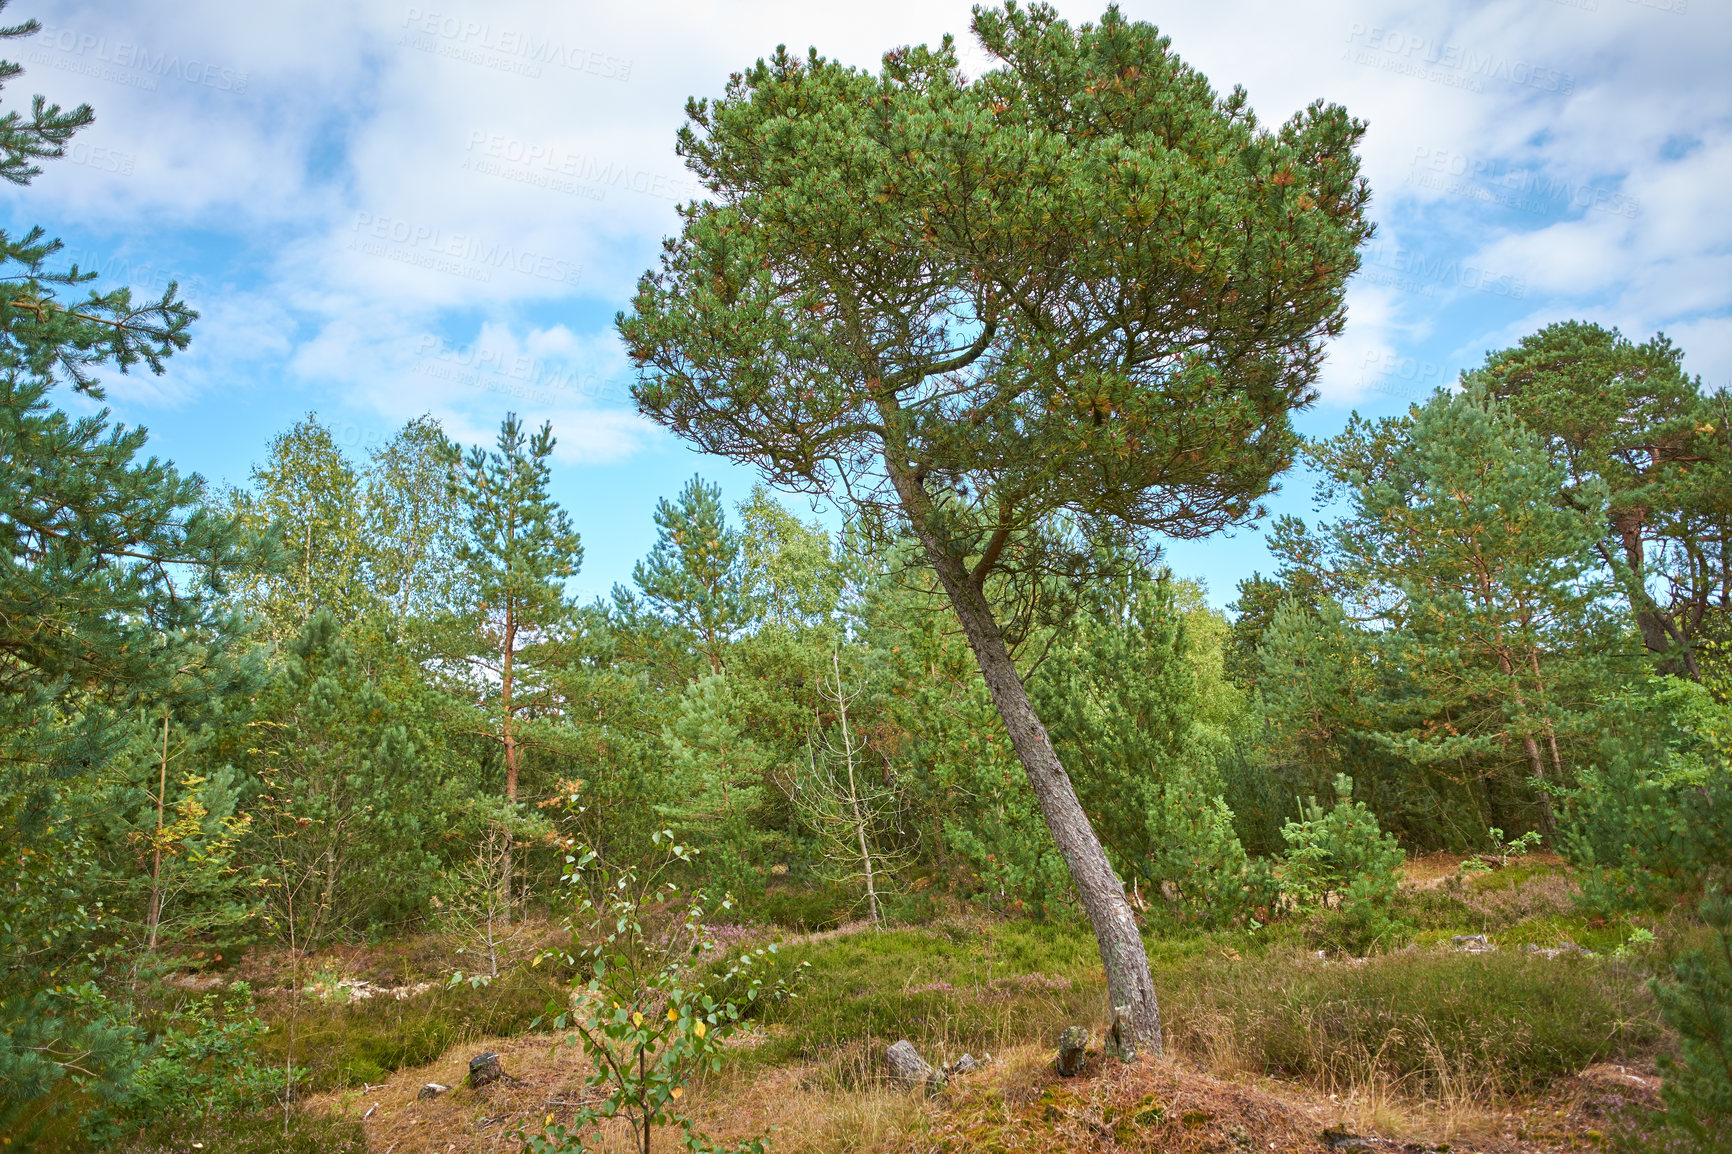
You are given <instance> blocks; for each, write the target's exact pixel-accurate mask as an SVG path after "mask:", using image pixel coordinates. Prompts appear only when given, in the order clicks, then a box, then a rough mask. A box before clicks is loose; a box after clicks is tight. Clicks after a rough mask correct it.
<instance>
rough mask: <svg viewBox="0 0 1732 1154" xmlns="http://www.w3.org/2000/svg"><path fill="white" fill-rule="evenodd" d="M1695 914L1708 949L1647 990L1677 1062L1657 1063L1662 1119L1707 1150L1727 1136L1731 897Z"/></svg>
mask: <svg viewBox="0 0 1732 1154" xmlns="http://www.w3.org/2000/svg"><path fill="white" fill-rule="evenodd" d="M1701 910H1702V918H1703V920H1704V921H1706V922H1707V923H1708V925H1709V926H1710V927H1711V928H1712V929H1713V931H1714V941H1713V944H1712V946H1711V947H1710V948H1709V949H1707V950H1697V951H1692V952H1691V953H1689V954H1686V955H1685V956H1683V957H1682V958H1679V959H1678V960H1677V962H1675V963H1674V964H1673V967H1672V973H1673V976H1674V978H1675V979H1676V980H1675V982H1673V983H1662V982H1659V981H1654V982H1652V983H1651V985H1652V987H1653V991H1654V996H1655V998H1657V999H1658V1000H1659V1003H1660V1012H1661V1014H1662V1015H1663V1016H1664V1017H1665V1020H1666V1024H1667V1025H1668V1026H1671V1027H1672V1029H1674V1030H1676V1031H1677V1032H1678V1048H1679V1051H1680V1054H1679V1057H1678V1058H1676V1059H1674V1058H1672V1057H1671V1056H1670V1055H1666V1056H1664V1057H1662V1058H1661V1060H1660V1061H1661V1068H1662V1069H1663V1070H1664V1071H1665V1075H1666V1078H1665V1083H1664V1087H1663V1090H1662V1092H1663V1093H1664V1094H1665V1098H1666V1105H1667V1108H1668V1109H1667V1117H1668V1120H1669V1121H1671V1122H1672V1123H1673V1124H1674V1125H1675V1126H1677V1127H1678V1128H1679V1129H1681V1130H1683V1131H1685V1132H1686V1133H1689V1134H1690V1135H1692V1136H1693V1137H1695V1138H1696V1140H1697V1141H1698V1142H1699V1143H1700V1144H1701V1146H1702V1147H1703V1149H1711V1148H1714V1145H1713V1144H1714V1143H1715V1141H1716V1135H1718V1136H1721V1137H1724V1136H1725V1135H1728V1134H1732V896H1729V895H1728V894H1727V893H1726V892H1725V891H1724V890H1717V891H1715V892H1713V893H1711V894H1709V895H1708V897H1707V898H1705V899H1704V900H1703V902H1702V907H1701Z"/></svg>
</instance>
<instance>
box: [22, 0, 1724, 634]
mask: <svg viewBox="0 0 1732 1154" xmlns="http://www.w3.org/2000/svg"><path fill="white" fill-rule="evenodd" d="M1058 7H1059V10H1060V11H1061V13H1062V14H1063V15H1065V16H1066V17H1067V18H1069V19H1071V20H1073V21H1082V20H1087V19H1090V18H1092V17H1094V16H1097V15H1098V14H1099V10H1098V9H1097V8H1095V7H1094V6H1092V5H1088V6H1085V5H1078V4H1073V3H1063V4H1060V5H1059V6H1058ZM1122 7H1123V9H1124V11H1125V12H1126V13H1127V14H1128V15H1130V16H1133V17H1135V18H1137V19H1143V20H1148V21H1151V22H1153V23H1155V24H1157V25H1158V26H1160V28H1161V29H1162V30H1163V31H1164V32H1166V33H1167V34H1168V35H1170V36H1171V37H1172V40H1173V44H1174V47H1175V49H1176V50H1177V51H1178V52H1179V53H1180V55H1181V56H1183V57H1184V58H1185V59H1186V60H1188V61H1189V62H1190V63H1192V64H1193V65H1195V66H1197V67H1198V68H1200V69H1201V70H1202V71H1203V72H1204V73H1205V74H1206V75H1207V76H1208V77H1209V78H1210V79H1211V80H1212V81H1213V82H1214V84H1215V85H1216V87H1217V88H1220V89H1226V88H1229V87H1231V86H1232V85H1234V84H1242V85H1244V86H1245V88H1246V89H1247V90H1248V91H1249V93H1250V96H1251V101H1252V104H1253V106H1254V107H1255V108H1256V109H1257V110H1258V112H1259V114H1260V115H1261V116H1262V118H1263V119H1264V120H1266V121H1279V120H1282V119H1285V118H1286V117H1287V116H1288V115H1290V114H1291V113H1292V112H1293V111H1295V110H1296V109H1298V108H1300V107H1302V106H1304V105H1305V104H1307V103H1309V102H1310V101H1312V100H1315V99H1318V98H1323V99H1326V100H1329V101H1333V102H1338V103H1341V104H1344V105H1345V106H1346V107H1347V108H1348V109H1349V111H1351V112H1352V113H1353V114H1355V115H1357V116H1359V117H1361V118H1362V119H1365V120H1367V121H1369V123H1370V125H1371V128H1370V132H1369V134H1368V137H1367V140H1366V144H1365V149H1364V154H1365V161H1366V172H1367V175H1368V176H1369V178H1370V180H1371V184H1372V189H1373V194H1374V201H1373V215H1374V217H1375V218H1376V220H1377V221H1378V225H1379V236H1378V238H1377V239H1376V241H1375V242H1374V243H1373V246H1372V248H1371V249H1370V250H1369V251H1368V253H1367V259H1366V264H1365V268H1364V270H1363V271H1362V272H1361V273H1360V275H1359V276H1358V278H1357V279H1356V280H1355V282H1354V284H1353V286H1352V289H1351V291H1350V293H1349V298H1348V299H1349V320H1348V326H1347V331H1346V334H1345V335H1344V336H1343V337H1342V338H1341V339H1340V340H1339V341H1337V342H1336V343H1335V345H1334V347H1333V348H1332V350H1331V355H1330V360H1329V364H1328V367H1327V369H1326V370H1325V373H1324V376H1323V379H1322V381H1321V382H1320V384H1321V389H1322V394H1323V395H1322V399H1321V400H1320V401H1319V403H1318V404H1317V405H1316V406H1315V407H1314V408H1312V409H1311V410H1310V411H1308V412H1306V413H1304V414H1302V415H1301V417H1300V424H1301V427H1302V428H1303V429H1304V430H1305V431H1306V432H1308V433H1312V434H1317V435H1322V434H1327V433H1330V432H1333V431H1335V430H1337V429H1339V428H1340V427H1341V425H1342V424H1343V422H1344V421H1345V420H1346V417H1347V414H1348V413H1349V412H1350V411H1352V410H1353V409H1355V408H1357V409H1358V410H1360V411H1361V412H1365V413H1369V414H1383V413H1390V412H1395V411H1398V410H1400V409H1401V408H1403V407H1405V406H1406V405H1407V404H1408V403H1409V402H1410V401H1411V400H1412V399H1414V398H1415V397H1417V396H1421V395H1423V394H1424V393H1426V392H1429V390H1430V389H1431V388H1432V387H1433V386H1435V385H1437V384H1443V383H1447V382H1449V381H1452V380H1454V379H1455V377H1456V375H1457V373H1458V372H1459V371H1460V370H1461V369H1462V368H1464V367H1470V366H1472V365H1474V364H1476V363H1478V362H1479V361H1480V359H1481V358H1482V357H1483V356H1484V354H1485V352H1486V351H1487V350H1489V349H1494V348H1500V347H1503V346H1505V345H1508V344H1511V343H1513V342H1514V341H1515V340H1516V339H1518V338H1519V337H1521V336H1522V335H1523V334H1525V333H1528V332H1531V331H1533V330H1534V329H1536V328H1538V327H1540V326H1541V325H1544V324H1546V323H1549V322H1551V321H1554V320H1559V319H1565V318H1571V317H1579V318H1585V319H1590V320H1595V321H1598V322H1600V323H1602V324H1606V325H1617V326H1619V327H1620V328H1622V329H1623V330H1624V331H1625V332H1626V333H1627V334H1630V335H1632V336H1636V337H1639V338H1645V337H1646V336H1648V335H1650V334H1652V333H1653V332H1655V331H1658V330H1664V331H1665V332H1666V333H1667V334H1668V335H1670V336H1671V337H1672V338H1673V340H1674V341H1675V342H1676V343H1677V344H1679V345H1680V346H1681V347H1682V348H1683V349H1684V350H1685V353H1686V365H1687V367H1688V368H1689V369H1690V371H1692V372H1695V373H1698V374H1700V375H1701V376H1702V378H1703V380H1704V382H1705V383H1706V384H1707V385H1709V386H1710V387H1716V388H1719V387H1725V386H1726V385H1727V384H1728V383H1729V382H1732V212H1728V211H1727V203H1728V199H1729V198H1728V192H1727V189H1728V188H1729V187H1732V84H1729V83H1728V82H1727V79H1726V76H1727V66H1728V61H1732V5H1727V4H1724V3H1708V2H1706V0H1499V2H1494V3H1453V4H1439V3H1388V2H1375V0H1363V2H1358V0H1349V2H1343V3H1308V2H1304V0H1284V2H1277V0H1257V2H1250V0H1221V2H1215V3H1209V4H1199V3H1195V2H1189V3H1174V2H1150V0H1130V2H1127V3H1125V4H1123V5H1122ZM6 15H7V17H8V18H9V19H10V20H16V19H22V18H24V17H27V16H34V17H36V18H37V19H39V20H40V21H41V22H42V23H43V25H44V26H45V27H44V30H43V32H42V33H41V34H39V35H38V36H36V37H35V38H33V39H31V40H27V41H22V42H18V41H14V42H12V43H11V44H10V45H8V46H7V51H6V55H8V56H9V57H10V58H12V59H15V60H19V61H20V62H22V63H23V65H24V66H25V70H26V71H25V74H24V76H23V77H21V78H20V79H18V80H15V81H14V82H13V83H12V84H11V85H10V86H9V88H8V90H7V92H6V93H5V102H6V107H8V108H14V107H19V106H20V105H21V104H22V103H23V102H24V101H25V100H26V99H27V98H28V96H29V95H30V94H32V93H37V92H41V93H44V94H45V95H47V96H48V97H49V98H50V99H52V100H55V101H59V102H61V103H62V104H68V105H70V104H76V103H78V102H80V101H87V102H89V103H90V104H92V105H94V106H95V108H96V111H97V123H96V124H95V125H94V126H93V127H92V128H90V129H88V130H87V131H86V132H84V133H83V134H82V135H80V136H79V137H78V138H77V140H76V142H75V144H74V145H73V146H72V148H71V150H70V154H69V156H68V157H67V158H65V159H63V160H61V161H58V162H51V163H50V164H49V165H48V166H47V171H45V173H44V174H43V176H41V177H40V178H38V179H37V181H36V182H35V183H34V184H32V185H31V186H29V187H27V188H23V189H9V190H6V191H4V192H3V193H0V197H3V200H0V221H3V223H4V227H7V228H11V229H21V228H24V227H27V226H29V225H30V224H41V225H43V226H44V227H45V228H46V229H48V231H49V232H50V233H51V234H53V235H58V236H60V237H61V238H63V239H64V240H65V241H66V243H67V247H68V250H69V253H70V255H71V256H72V257H73V258H74V259H77V260H78V261H79V263H80V264H81V265H84V266H86V267H90V268H95V269H97V270H99V271H101V272H102V273H103V274H104V280H105V281H107V282H109V283H116V284H118V283H128V284H132V285H134V286H135V287H137V288H139V289H141V290H150V289H154V290H156V291H158V292H160V291H161V288H162V287H163V285H165V284H166V283H167V282H168V281H169V280H170V279H178V280H179V281H180V283H181V284H182V286H183V288H184V289H185V295H186V296H187V298H188V299H189V300H190V301H191V302H192V304H193V305H194V307H196V308H197V309H199V310H200V312H201V313H202V319H201V320H200V321H199V322H198V325H197V327H196V329H195V336H194V342H193V346H192V348H191V349H190V350H189V351H188V352H187V353H186V354H184V355H182V356H178V357H176V358H175V359H174V361H173V362H172V366H171V368H170V369H169V371H168V373H167V374H166V375H164V376H162V377H160V378H151V377H149V376H137V375H134V376H129V377H125V378H114V379H112V380H111V381H110V382H109V405H110V407H111V408H112V409H113V411H114V413H115V415H116V417H117V418H118V419H120V420H122V421H124V422H126V423H128V424H141V425H144V426H147V427H148V428H149V429H150V430H151V433H152V447H153V449H154V450H155V451H156V452H157V453H159V454H161V455H163V456H166V457H170V458H172V459H173V460H175V461H176V462H178V463H179V464H180V465H182V467H184V468H187V469H190V470H196V471H198V472H200V473H203V474H204V475H205V476H206V477H209V478H211V479H212V480H213V481H217V482H224V483H236V482H241V481H244V480H245V478H246V476H247V472H248V470H249V468H250V467H251V465H252V464H253V463H254V462H256V461H258V460H259V459H260V458H261V457H262V455H263V453H264V451H265V447H266V445H267V443H268V442H269V441H270V439H271V438H272V437H273V436H274V435H276V434H277V433H278V432H280V431H282V430H283V429H284V428H286V427H287V426H288V425H290V424H291V423H292V422H294V421H295V420H296V419H298V418H299V417H300V416H301V415H303V414H304V413H306V412H308V411H316V412H317V413H318V414H319V416H320V418H321V419H322V420H324V421H325V422H326V423H327V424H329V425H331V426H332V427H333V428H334V429H335V430H336V432H337V435H338V437H339V439H340V440H342V441H343V442H344V443H345V444H347V445H349V446H351V447H352V449H353V451H354V452H355V453H356V455H357V456H359V455H362V454H364V453H365V451H366V449H367V447H368V446H370V445H372V444H375V443H377V442H378V441H379V440H381V439H382V438H384V437H388V436H389V435H390V433H391V432H392V431H393V430H394V429H395V428H397V427H398V426H400V425H401V424H402V423H403V422H404V421H405V420H407V419H409V418H411V417H413V416H416V415H418V414H420V413H423V412H432V413H434V414H435V415H437V416H438V417H439V418H440V419H441V420H442V421H443V422H444V423H445V425H446V428H447V429H448V430H449V431H450V432H451V433H452V434H453V435H455V436H457V437H459V438H460V439H463V440H465V441H468V442H475V441H477V440H488V441H490V440H491V437H492V434H493V431H494V430H495V429H496V428H497V426H498V422H499V419H500V417H501V416H502V415H503V414H504V413H505V412H506V411H507V410H515V411H517V412H519V413H521V414H522V415H524V416H525V417H526V418H528V419H529V420H531V421H534V422H540V421H542V420H550V421H552V422H553V425H554V430H555V432H556V434H557V435H558V437H559V439H560V448H559V452H558V456H557V460H556V468H555V488H556V492H557V494H558V496H559V497H560V498H561V500H562V501H563V502H564V503H565V504H566V506H567V507H568V508H569V509H570V510H571V512H572V515H573V518H574V520H575V522H576V524H577V526H578V528H579V529H580V531H581V532H582V533H583V536H584V541H585V549H586V559H585V564H584V569H583V572H582V574H581V575H580V577H579V579H578V580H577V582H576V587H577V589H578V590H579V591H580V592H582V593H584V594H589V593H599V592H604V591H605V590H606V589H607V588H608V587H609V586H611V585H612V584H613V583H614V582H615V581H623V580H628V579H629V574H630V570H631V566H632V563H633V562H634V561H635V560H636V559H637V558H639V557H641V556H642V555H643V553H644V552H645V551H646V550H647V549H648V547H649V545H650V543H651V542H652V541H653V538H654V528H653V525H652V524H651V521H650V513H651V510H652V509H653V507H654V505H655V501H656V499H657V498H658V497H659V496H662V495H668V494H672V493H673V492H675V491H676V490H677V489H678V488H679V486H680V485H681V484H682V483H683V481H684V480H685V479H686V478H687V477H689V476H690V475H691V474H692V473H693V471H700V472H702V473H703V474H704V475H705V476H706V477H708V478H711V479H714V480H717V481H720V482H721V483H722V485H723V487H724V490H725V492H726V494H727V496H728V497H729V498H730V499H732V500H739V499H742V498H743V497H744V496H745V495H746V493H747V492H748V490H749V489H750V486H751V483H752V476H751V474H750V473H749V471H746V470H743V469H739V468H734V467H731V466H728V465H726V464H725V463H723V462H721V461H718V460H714V459H707V458H700V457H698V456H697V455H695V454H693V453H692V452H691V451H690V450H688V449H687V448H686V447H685V446H683V445H682V444H680V443H678V442H677V441H675V440H673V439H671V438H670V437H668V436H667V435H665V434H663V433H661V432H660V431H658V430H656V429H654V428H653V427H651V426H649V425H648V424H647V423H646V422H644V421H643V420H642V419H641V418H639V417H638V416H637V415H636V414H635V413H634V412H633V410H632V407H631V404H630V401H629V398H628V397H627V396H626V394H625V389H626V387H627V385H628V384H629V375H628V371H627V366H626V363H625V360H624V357H623V356H622V354H621V351H620V349H619V347H618V344H617V341H616V339H615V338H614V336H613V332H612V318H613V315H614V313H615V312H616V311H617V310H619V309H620V308H621V307H623V306H624V304H625V302H626V301H627V299H628V297H629V294H630V292H631V288H632V285H633V283H634V281H635V279H636V277H637V276H638V275H639V273H641V272H642V271H643V270H644V269H645V268H646V267H648V266H649V264H650V263H651V262H652V261H653V260H654V258H655V254H656V252H657V249H658V246H659V243H660V241H661V238H662V237H663V236H664V235H665V234H667V233H668V232H670V231H673V229H674V227H675V223H676V222H675V215H674V205H675V203H676V202H677V201H679V200H681V199H684V198H686V197H688V196H690V195H691V194H692V191H693V187H694V186H693V184H692V182H691V180H690V178H689V175H688V174H686V173H685V172H684V170H683V168H682V167H681V165H680V163H679V161H678V160H677V158H676V157H675V156H674V154H673V140H674V132H675V130H676V129H677V128H678V126H679V124H680V122H681V120H682V117H683V108H684V104H685V100H686V98H687V97H688V96H692V95H700V96H702V95H715V94H717V93H719V92H720V91H721V89H722V87H723V85H724V84H725V82H726V79H727V76H728V74H729V73H730V72H732V71H735V70H737V69H739V68H742V67H744V66H745V65H747V64H749V63H750V62H751V61H752V60H754V59H756V58H757V57H759V56H761V55H764V54H766V53H768V52H769V51H771V50H773V49H774V47H775V46H776V45H777V44H779V43H786V44H788V45H790V46H791V47H794V48H796V49H804V48H805V47H806V46H807V45H815V46H817V47H818V49H819V50H820V51H821V52H823V53H825V54H826V55H829V56H832V57H836V58H840V59H842V60H845V61H848V62H850V63H854V64H858V65H862V66H868V67H870V66H874V65H875V64H876V61H877V60H878V57H879V56H880V55H881V53H882V52H883V51H884V50H885V49H887V48H890V47H893V46H895V45H898V44H904V43H909V42H917V41H935V40H936V39H937V38H938V37H939V36H941V35H942V34H943V33H945V32H947V31H948V32H954V33H956V34H957V35H958V38H959V40H961V41H962V42H963V58H964V61H965V66H967V67H968V68H969V69H970V70H971V71H974V72H978V71H980V70H981V69H982V68H983V67H985V66H986V62H985V60H984V57H983V55H982V54H981V52H980V51H979V49H978V47H977V46H975V45H974V44H973V43H972V41H971V40H970V39H969V37H968V35H967V25H968V6H967V5H966V4H960V3H948V2H947V3H934V2H927V3H907V2H880V3H876V4H872V5H847V6H842V5H835V6H830V5H823V6H820V5H810V4H791V3H754V2H745V0H727V2H725V3H723V2H720V0H716V2H709V3H702V2H700V3H658V2H656V0H644V2H640V3H634V4H629V5H621V4H614V3H606V4H603V3H600V2H599V0H577V2H571V0H558V2H555V0H520V2H519V0H494V2H490V3H482V2H480V0H468V2H465V3H458V2H455V0H422V2H420V3H417V4H406V3H400V2H398V0H288V2H286V3H280V4H236V3H233V0H132V2H130V3H128V4H126V5H116V4H112V3H108V4H94V3H93V4H79V3H54V2H45V0H44V2H37V3H30V2H29V0H14V3H12V5H11V6H10V7H9V8H8V10H7V14H6ZM1308 497H1309V486H1308V485H1307V483H1306V481H1305V479H1304V478H1303V477H1299V476H1290V477H1288V478H1287V479H1286V481H1285V484H1284V489H1283V492H1282V494H1281V495H1280V496H1279V497H1278V499H1277V501H1276V502H1275V504H1276V505H1277V507H1278V508H1282V509H1287V510H1292V511H1296V512H1304V511H1306V510H1308V508H1309V500H1308ZM1169 556H1170V559H1171V561H1172V563H1173V565H1174V567H1175V569H1176V570H1178V571H1179V572H1180V573H1181V574H1184V575H1188V576H1196V577H1201V578H1204V579H1205V580H1206V581H1207V582H1208V583H1209V585H1210V588H1211V592H1212V595H1213V599H1214V600H1215V601H1216V602H1217V603H1223V602H1225V601H1228V600H1231V598H1232V595H1233V586H1234V583H1235V582H1236V581H1237V580H1238V579H1239V578H1241V577H1243V576H1245V575H1247V574H1248V573H1250V572H1251V571H1252V570H1253V569H1256V568H1259V567H1260V568H1263V569H1265V570H1267V569H1268V568H1269V562H1268V558H1267V554H1266V553H1265V552H1264V549H1263V545H1262V540H1261V536H1260V534H1258V533H1255V532H1248V531H1241V532H1239V533H1238V534H1236V535H1234V536H1233V537H1232V538H1231V539H1227V540H1213V541H1209V542H1205V543H1180V544H1176V545H1174V546H1173V547H1172V548H1171V550H1170V554H1169Z"/></svg>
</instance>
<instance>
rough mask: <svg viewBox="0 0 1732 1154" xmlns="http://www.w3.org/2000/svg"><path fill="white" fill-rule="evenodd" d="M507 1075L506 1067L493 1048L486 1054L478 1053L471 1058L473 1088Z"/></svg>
mask: <svg viewBox="0 0 1732 1154" xmlns="http://www.w3.org/2000/svg"><path fill="white" fill-rule="evenodd" d="M503 1077H505V1067H504V1066H502V1065H500V1063H499V1055H498V1054H495V1053H494V1052H493V1051H492V1050H489V1051H487V1052H486V1053H485V1054H477V1055H475V1057H473V1058H471V1059H469V1085H470V1088H471V1089H475V1090H479V1089H481V1087H483V1086H491V1085H492V1084H493V1083H495V1082H497V1081H499V1080H500V1079H501V1078H503Z"/></svg>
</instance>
